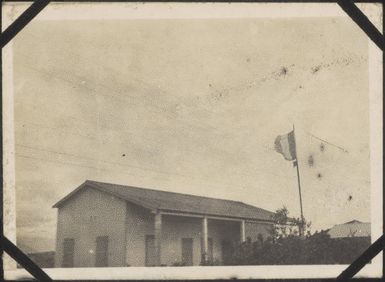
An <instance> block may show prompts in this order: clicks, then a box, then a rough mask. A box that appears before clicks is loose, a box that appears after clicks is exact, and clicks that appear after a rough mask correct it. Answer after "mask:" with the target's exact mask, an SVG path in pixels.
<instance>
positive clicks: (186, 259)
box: [182, 238, 193, 265]
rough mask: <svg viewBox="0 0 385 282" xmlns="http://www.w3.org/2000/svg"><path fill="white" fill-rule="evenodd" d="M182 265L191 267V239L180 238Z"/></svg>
mask: <svg viewBox="0 0 385 282" xmlns="http://www.w3.org/2000/svg"><path fill="white" fill-rule="evenodd" d="M182 263H183V264H184V265H193V239H192V238H182Z"/></svg>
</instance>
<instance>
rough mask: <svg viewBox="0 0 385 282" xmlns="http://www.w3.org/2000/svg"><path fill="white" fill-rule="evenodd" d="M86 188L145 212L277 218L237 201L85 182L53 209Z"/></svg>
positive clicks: (258, 218)
mask: <svg viewBox="0 0 385 282" xmlns="http://www.w3.org/2000/svg"><path fill="white" fill-rule="evenodd" d="M84 187H91V188H95V189H97V190H101V191H104V192H106V193H110V194H113V195H115V196H116V197H118V198H121V199H123V200H125V201H129V202H132V203H134V204H137V205H140V206H143V207H144V208H147V209H150V210H152V211H156V210H161V211H169V212H180V213H193V214H202V215H212V216H219V217H233V218H243V219H254V220H263V221H271V219H272V216H273V214H274V213H273V212H270V211H267V210H264V209H261V208H257V207H254V206H252V205H248V204H245V203H242V202H238V201H231V200H222V199H216V198H208V197H201V196H194V195H189V194H180V193H174V192H166V191H160V190H153V189H147V188H139V187H133V186H126V185H117V184H111V183H104V182H97V181H90V180H87V181H86V182H84V183H83V184H82V185H81V186H79V187H78V188H77V189H75V190H74V191H72V192H71V193H70V194H68V195H67V196H66V197H64V198H63V199H61V200H60V201H59V202H57V203H56V204H55V205H54V206H53V207H55V208H60V207H61V206H62V205H63V204H64V203H65V202H66V201H67V200H68V199H69V198H71V197H72V196H73V195H75V194H76V193H77V192H78V191H79V190H80V189H83V188H84Z"/></svg>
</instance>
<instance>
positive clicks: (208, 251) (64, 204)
mask: <svg viewBox="0 0 385 282" xmlns="http://www.w3.org/2000/svg"><path fill="white" fill-rule="evenodd" d="M54 207H55V208H57V209H58V220H57V238H56V255H55V266H56V267H103V266H160V265H168V266H172V265H200V264H211V263H215V264H226V262H227V261H228V260H229V258H230V257H231V254H232V247H233V246H234V244H236V243H239V242H242V241H245V240H246V238H248V237H249V238H250V239H251V240H253V241H254V240H257V239H258V238H261V237H262V238H266V237H267V236H268V235H269V230H270V229H271V227H272V225H273V220H272V216H273V215H274V213H273V212H270V211H267V210H264V209H261V208H257V207H255V206H251V205H248V204H245V203H242V202H238V201H230V200H222V199H215V198H208V197H200V196H194V195H187V194H180V193H173V192H166V191H159V190H153V189H144V188H138V187H131V186H123V185H116V184H109V183H102V182H96V181H89V180H87V181H85V182H84V183H83V184H82V185H80V186H79V187H78V188H76V189H75V190H74V191H72V192H71V193H70V194H68V195H67V196H66V197H64V198H63V199H61V200H60V201H59V202H57V203H56V204H55V205H54Z"/></svg>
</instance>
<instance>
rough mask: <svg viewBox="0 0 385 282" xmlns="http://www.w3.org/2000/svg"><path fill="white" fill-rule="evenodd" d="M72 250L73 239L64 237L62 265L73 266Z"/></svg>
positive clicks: (73, 245)
mask: <svg viewBox="0 0 385 282" xmlns="http://www.w3.org/2000/svg"><path fill="white" fill-rule="evenodd" d="M74 250H75V239H73V238H64V240H63V261H62V267H73V266H74Z"/></svg>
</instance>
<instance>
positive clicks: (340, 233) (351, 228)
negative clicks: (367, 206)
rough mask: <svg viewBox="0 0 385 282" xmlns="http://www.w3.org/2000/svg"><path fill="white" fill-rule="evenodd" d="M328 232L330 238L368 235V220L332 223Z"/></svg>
mask: <svg viewBox="0 0 385 282" xmlns="http://www.w3.org/2000/svg"><path fill="white" fill-rule="evenodd" d="M328 233H329V235H330V238H346V237H370V234H371V233H370V222H361V221H358V220H352V221H349V222H346V223H343V224H337V225H334V226H333V227H332V228H330V230H329V232H328Z"/></svg>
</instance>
